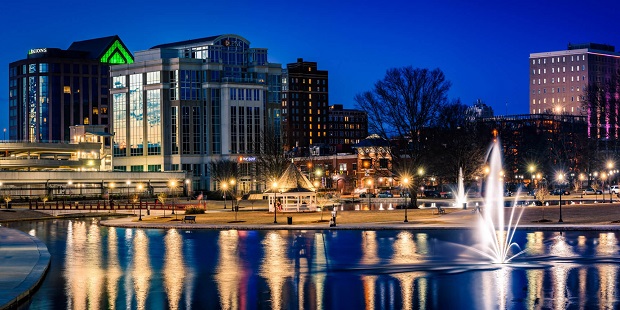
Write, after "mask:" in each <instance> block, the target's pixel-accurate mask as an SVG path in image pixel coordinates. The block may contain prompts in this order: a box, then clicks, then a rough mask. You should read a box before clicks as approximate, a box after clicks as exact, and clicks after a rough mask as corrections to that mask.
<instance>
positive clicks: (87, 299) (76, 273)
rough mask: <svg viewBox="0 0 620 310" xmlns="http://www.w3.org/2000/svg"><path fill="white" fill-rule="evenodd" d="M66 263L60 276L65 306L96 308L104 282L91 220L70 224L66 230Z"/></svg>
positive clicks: (96, 228)
mask: <svg viewBox="0 0 620 310" xmlns="http://www.w3.org/2000/svg"><path fill="white" fill-rule="evenodd" d="M65 250H66V253H67V257H69V258H70V259H68V260H67V262H66V266H65V270H64V277H65V278H66V280H67V282H66V285H65V291H66V294H67V296H68V307H69V308H74V309H85V308H90V309H96V308H99V307H100V304H101V296H102V288H103V283H104V280H105V274H104V270H103V268H102V253H101V235H100V233H99V226H98V225H97V223H96V222H95V221H93V222H91V223H87V222H78V221H71V222H70V223H69V227H68V231H67V245H66V249H65Z"/></svg>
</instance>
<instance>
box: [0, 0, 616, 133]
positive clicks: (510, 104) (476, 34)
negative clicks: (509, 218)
mask: <svg viewBox="0 0 620 310" xmlns="http://www.w3.org/2000/svg"><path fill="white" fill-rule="evenodd" d="M619 12H620V1H618V0H602V1H597V0H594V1H583V0H582V1H575V0H563V1H556V0H550V1H548V0H538V1H531V0H524V1H497V0H494V1H477V0H469V1H463V0H433V1H418V0H411V1H366V0H362V1H350V0H330V1H325V0H314V1H245V0H238V1H208V0H198V1H178V2H177V1H162V0H152V1H134V0H127V1H99V0H93V1H83V0H82V1H75V0H55V1H43V0H31V1H1V3H0V29H3V31H2V32H0V33H2V37H3V41H2V49H1V51H0V63H1V64H2V65H1V66H0V85H2V88H1V89H0V111H1V112H0V128H6V127H7V126H8V66H9V63H10V62H13V61H16V60H20V59H24V58H26V54H27V52H28V50H29V49H31V48H42V47H57V48H62V49H67V48H68V47H69V45H71V43H72V42H73V41H79V40H87V39H92V38H98V37H103V36H109V35H114V34H117V35H119V36H120V38H121V39H122V40H123V42H124V43H125V44H126V45H127V47H128V48H129V50H130V51H132V52H135V51H140V50H145V49H148V48H150V47H152V46H154V45H157V44H162V43H170V42H176V41H182V40H188V39H196V38H201V37H207V36H212V35H219V34H226V33H232V34H238V35H241V36H243V37H245V38H246V39H248V40H249V41H250V43H251V47H264V48H268V49H269V50H268V53H269V61H270V62H276V63H281V64H283V65H284V66H285V65H286V64H287V63H291V62H295V61H296V59H297V58H304V60H307V61H316V62H318V66H319V69H321V70H328V71H329V79H330V94H329V96H330V97H329V103H330V104H338V103H341V104H344V105H345V106H346V107H355V105H356V104H355V102H354V100H353V97H354V96H355V94H357V93H360V92H362V91H365V90H369V89H370V88H371V87H372V85H373V84H374V83H375V82H376V81H377V80H378V79H380V78H382V77H383V76H384V74H385V71H386V70H387V69H389V68H393V67H401V66H407V65H412V66H413V67H421V68H437V67H438V68H440V69H441V70H443V71H444V73H445V74H446V77H447V79H448V80H450V81H451V82H452V88H451V91H450V93H449V96H450V98H451V99H453V98H460V99H461V101H462V102H463V103H465V104H468V105H469V104H471V103H473V102H474V101H475V100H476V99H481V100H482V101H484V102H486V103H487V104H489V105H491V106H492V107H493V109H494V110H495V114H496V115H505V114H526V113H528V101H529V97H528V85H529V83H528V57H529V54H530V53H535V52H546V51H554V50H563V49H566V46H567V44H568V43H569V42H572V43H585V42H596V43H605V44H611V45H615V46H616V48H617V49H620V40H619V38H618V14H619Z"/></svg>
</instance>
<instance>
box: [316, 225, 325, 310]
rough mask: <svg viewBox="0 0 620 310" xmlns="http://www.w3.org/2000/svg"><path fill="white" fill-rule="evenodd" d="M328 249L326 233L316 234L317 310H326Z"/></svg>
mask: <svg viewBox="0 0 620 310" xmlns="http://www.w3.org/2000/svg"><path fill="white" fill-rule="evenodd" d="M326 248H327V244H326V242H325V233H323V232H320V233H315V234H314V253H315V255H314V259H313V261H314V263H313V264H312V266H314V270H315V273H314V275H313V277H312V278H313V279H312V281H313V284H314V292H315V294H314V299H315V303H316V308H317V309H324V308H325V306H324V304H323V302H324V291H325V280H326V273H327V262H328V261H327V253H326V252H325V249H326Z"/></svg>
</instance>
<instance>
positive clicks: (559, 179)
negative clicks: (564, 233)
mask: <svg viewBox="0 0 620 310" xmlns="http://www.w3.org/2000/svg"><path fill="white" fill-rule="evenodd" d="M563 182H564V174H562V173H560V174H559V175H558V183H560V220H559V221H558V223H564V221H563V220H562V192H564V189H562V188H561V185H562V184H563Z"/></svg>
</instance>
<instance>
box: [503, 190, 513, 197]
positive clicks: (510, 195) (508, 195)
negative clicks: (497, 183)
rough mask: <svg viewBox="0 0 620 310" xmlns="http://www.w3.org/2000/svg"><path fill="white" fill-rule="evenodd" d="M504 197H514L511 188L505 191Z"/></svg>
mask: <svg viewBox="0 0 620 310" xmlns="http://www.w3.org/2000/svg"><path fill="white" fill-rule="evenodd" d="M504 197H512V192H511V191H509V190H505V191H504Z"/></svg>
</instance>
